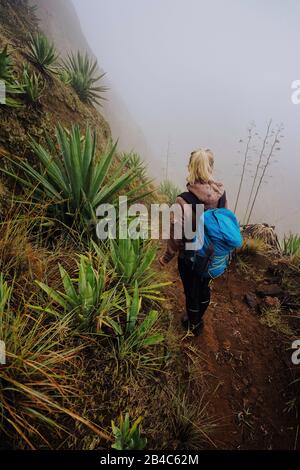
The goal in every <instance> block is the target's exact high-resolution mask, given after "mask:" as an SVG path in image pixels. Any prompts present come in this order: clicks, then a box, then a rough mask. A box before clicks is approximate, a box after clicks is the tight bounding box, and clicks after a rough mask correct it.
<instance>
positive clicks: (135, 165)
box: [123, 152, 147, 179]
mask: <svg viewBox="0 0 300 470" xmlns="http://www.w3.org/2000/svg"><path fill="white" fill-rule="evenodd" d="M123 158H126V159H127V166H128V167H129V168H131V169H133V170H135V171H136V173H137V175H138V176H139V178H140V179H146V178H147V166H146V164H145V162H144V161H143V160H142V158H141V156H140V155H139V154H138V153H134V152H132V153H129V154H124V157H123Z"/></svg>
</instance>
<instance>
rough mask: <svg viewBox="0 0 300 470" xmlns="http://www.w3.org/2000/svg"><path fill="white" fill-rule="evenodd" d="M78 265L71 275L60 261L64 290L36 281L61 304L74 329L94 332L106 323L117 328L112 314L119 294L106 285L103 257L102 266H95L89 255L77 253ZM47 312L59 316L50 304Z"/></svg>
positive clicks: (50, 296) (115, 308) (54, 300)
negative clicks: (74, 272)
mask: <svg viewBox="0 0 300 470" xmlns="http://www.w3.org/2000/svg"><path fill="white" fill-rule="evenodd" d="M77 268H78V277H76V278H75V279H72V278H71V277H70V275H69V274H68V272H67V271H66V270H65V269H64V268H63V266H61V265H59V271H60V276H61V280H62V284H63V287H64V292H60V291H57V290H55V289H53V288H52V287H49V286H48V285H46V284H45V283H42V282H39V281H36V283H37V284H38V285H39V287H40V288H41V289H42V290H43V291H44V292H46V293H47V294H48V296H49V298H50V299H51V300H52V301H53V302H54V304H56V305H58V306H59V307H61V308H62V310H63V312H64V313H65V314H69V315H71V317H72V318H73V326H74V327H75V328H76V329H78V330H80V331H84V332H95V331H99V330H101V328H102V326H103V325H105V326H108V327H110V328H113V329H116V330H117V331H119V328H118V325H117V323H116V322H115V321H114V320H113V318H112V316H113V312H114V311H116V310H117V308H118V304H117V301H118V299H119V297H118V295H117V293H116V290H115V289H113V290H111V289H106V287H107V286H106V284H107V276H108V273H107V269H106V263H105V260H103V264H102V266H101V267H100V266H99V268H98V269H95V267H94V266H93V262H92V259H91V258H90V257H88V256H84V255H80V257H79V261H78V262H77ZM47 312H48V313H52V314H54V315H59V316H60V314H58V313H57V312H56V311H55V310H53V308H48V309H47Z"/></svg>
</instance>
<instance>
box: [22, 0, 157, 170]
mask: <svg viewBox="0 0 300 470" xmlns="http://www.w3.org/2000/svg"><path fill="white" fill-rule="evenodd" d="M31 3H32V5H36V6H37V16H38V18H39V19H40V26H41V28H42V29H43V31H44V32H45V33H46V34H47V36H49V37H50V38H51V39H52V40H53V41H54V42H55V44H56V46H57V48H58V50H60V51H61V53H62V54H64V55H66V54H67V53H68V52H70V51H76V50H81V51H88V52H89V54H90V55H94V54H93V51H92V49H91V47H90V45H89V44H88V43H87V41H86V38H85V37H84V34H83V32H82V30H81V26H80V21H79V18H78V16H77V13H76V10H75V8H74V6H73V4H72V2H71V1H70V0H50V1H49V0H31ZM98 64H99V67H100V68H101V63H99V61H98ZM103 84H105V85H106V86H108V87H109V91H108V93H107V98H108V101H106V102H104V103H103V108H100V112H101V113H103V115H104V116H105V118H106V119H107V121H108V122H109V124H110V128H111V130H112V134H113V137H114V139H119V149H120V150H122V151H131V150H135V151H136V152H138V153H140V154H141V156H142V157H143V158H144V159H145V160H148V161H149V159H150V158H151V155H150V151H149V148H148V145H147V142H146V140H145V138H144V136H143V133H142V131H141V129H140V128H139V127H138V125H137V123H136V122H135V121H134V119H133V117H132V116H131V115H130V112H129V111H128V109H127V107H126V105H125V103H124V101H123V100H122V98H121V97H120V95H119V94H118V93H117V91H116V90H115V89H114V85H113V84H112V83H111V82H110V80H109V77H107V76H106V77H104V79H103Z"/></svg>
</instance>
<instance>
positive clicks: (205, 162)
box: [186, 148, 214, 184]
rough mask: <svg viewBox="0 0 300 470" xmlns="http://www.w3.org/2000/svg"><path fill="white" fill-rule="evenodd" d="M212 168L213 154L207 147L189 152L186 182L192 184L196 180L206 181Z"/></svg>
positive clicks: (208, 179)
mask: <svg viewBox="0 0 300 470" xmlns="http://www.w3.org/2000/svg"><path fill="white" fill-rule="evenodd" d="M213 168H214V155H213V153H212V151H211V150H209V149H202V148H201V149H198V150H195V151H194V152H192V153H191V156H190V161H189V165H188V171H189V174H188V177H187V179H186V180H187V182H188V183H189V184H193V183H195V182H196V181H200V182H202V183H208V182H209V181H210V180H211V179H212V173H213Z"/></svg>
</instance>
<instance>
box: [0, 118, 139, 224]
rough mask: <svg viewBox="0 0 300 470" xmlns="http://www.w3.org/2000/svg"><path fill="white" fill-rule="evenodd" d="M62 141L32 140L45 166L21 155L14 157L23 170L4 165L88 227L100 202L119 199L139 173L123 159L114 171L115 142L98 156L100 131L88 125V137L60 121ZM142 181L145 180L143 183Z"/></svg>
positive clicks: (68, 219)
mask: <svg viewBox="0 0 300 470" xmlns="http://www.w3.org/2000/svg"><path fill="white" fill-rule="evenodd" d="M56 139H57V144H55V143H54V142H53V141H52V140H51V139H50V138H48V148H47V147H44V146H43V145H41V144H39V143H37V142H36V141H34V140H32V142H31V145H32V149H33V151H34V153H35V156H36V157H37V159H38V161H39V163H40V169H37V168H36V167H34V166H32V165H31V164H30V163H28V162H26V161H23V160H22V159H20V158H14V159H10V158H9V157H8V160H10V161H11V163H12V165H13V168H16V169H17V170H21V171H22V172H23V174H24V173H25V177H21V176H20V172H19V171H14V170H13V171H8V170H6V169H4V168H1V171H3V172H4V173H7V174H9V175H10V176H12V177H14V178H15V179H17V180H18V181H19V182H20V183H21V184H22V185H23V186H24V187H25V188H27V190H28V189H29V190H30V191H32V193H33V197H34V198H35V200H37V201H39V202H40V201H41V200H45V199H46V202H47V203H48V207H49V210H50V211H52V212H54V213H55V217H56V218H57V219H59V220H62V221H63V222H64V223H66V224H68V225H74V224H75V226H77V227H78V228H79V229H80V230H83V229H87V228H89V227H90V225H91V223H96V222H97V220H96V215H95V212H96V208H97V207H98V206H99V205H100V204H104V203H113V204H114V203H115V202H116V201H117V196H118V193H119V191H120V190H122V189H124V188H125V187H126V186H127V185H128V184H129V183H130V182H131V181H132V180H133V179H134V178H135V177H136V174H135V172H134V171H132V170H128V171H124V167H125V165H126V162H122V163H121V164H120V165H119V166H118V167H117V168H115V169H114V170H113V171H111V172H110V168H111V164H112V161H113V159H114V156H115V151H116V145H117V144H114V145H112V144H110V145H109V146H108V148H107V151H106V152H105V153H104V154H103V155H102V157H101V158H99V157H97V156H96V134H95V133H93V134H92V133H91V131H90V128H89V127H87V129H86V133H85V136H84V138H83V139H82V135H81V132H80V129H79V127H78V126H74V127H72V129H71V131H70V132H67V131H66V130H65V129H64V128H63V127H62V126H61V125H59V126H58V127H57V129H56ZM141 187H142V186H141ZM137 194H139V188H136V190H135V192H134V193H133V194H130V193H128V197H129V199H131V201H133V200H134V199H135V197H136V196H137Z"/></svg>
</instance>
